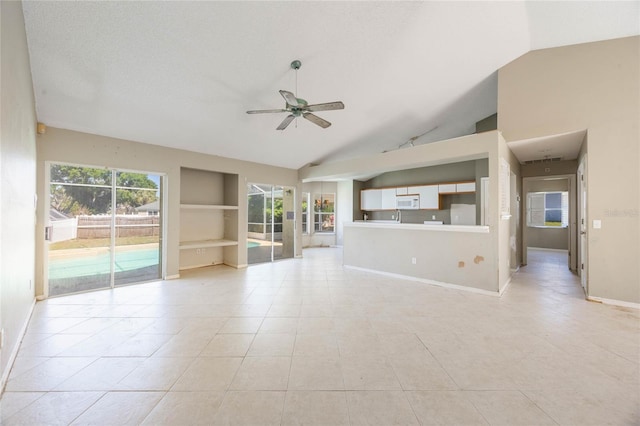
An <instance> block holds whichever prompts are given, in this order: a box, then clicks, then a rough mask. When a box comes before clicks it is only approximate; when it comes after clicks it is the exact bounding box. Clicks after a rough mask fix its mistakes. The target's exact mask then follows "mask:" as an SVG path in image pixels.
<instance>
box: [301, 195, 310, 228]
mask: <svg viewBox="0 0 640 426" xmlns="http://www.w3.org/2000/svg"><path fill="white" fill-rule="evenodd" d="M302 233H303V234H309V193H308V192H303V193H302Z"/></svg>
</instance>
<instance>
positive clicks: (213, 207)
mask: <svg viewBox="0 0 640 426" xmlns="http://www.w3.org/2000/svg"><path fill="white" fill-rule="evenodd" d="M180 208H181V209H201V210H238V206H223V205H220V204H180Z"/></svg>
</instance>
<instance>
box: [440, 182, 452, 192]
mask: <svg viewBox="0 0 640 426" xmlns="http://www.w3.org/2000/svg"><path fill="white" fill-rule="evenodd" d="M438 192H440V194H452V193H455V192H456V184H455V183H441V184H440V185H438Z"/></svg>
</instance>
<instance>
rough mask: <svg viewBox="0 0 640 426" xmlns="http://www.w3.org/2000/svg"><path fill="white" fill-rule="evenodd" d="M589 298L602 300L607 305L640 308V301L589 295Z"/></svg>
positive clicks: (595, 300) (593, 300) (596, 300)
mask: <svg viewBox="0 0 640 426" xmlns="http://www.w3.org/2000/svg"><path fill="white" fill-rule="evenodd" d="M587 300H590V301H592V302H600V303H604V304H605V305H613V306H622V307H623V308H632V309H640V303H633V302H625V301H624V300H616V299H606V298H604V297H596V296H587Z"/></svg>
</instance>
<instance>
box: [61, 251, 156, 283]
mask: <svg viewBox="0 0 640 426" xmlns="http://www.w3.org/2000/svg"><path fill="white" fill-rule="evenodd" d="M110 263H111V255H110V254H109V252H102V253H96V255H95V256H82V257H76V258H68V259H49V279H59V278H70V277H84V276H90V275H97V274H109V273H111V267H110ZM159 263H160V251H159V250H158V249H157V248H156V249H141V250H130V251H122V252H116V261H115V272H124V271H131V270H134V269H141V268H146V267H148V266H154V265H157V264H159Z"/></svg>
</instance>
